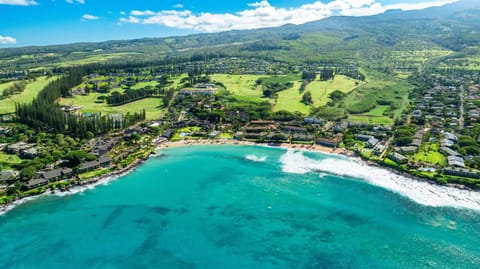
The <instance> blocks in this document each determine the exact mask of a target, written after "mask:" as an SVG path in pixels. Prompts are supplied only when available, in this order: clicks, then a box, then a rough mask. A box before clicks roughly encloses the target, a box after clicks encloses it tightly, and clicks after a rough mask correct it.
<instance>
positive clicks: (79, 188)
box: [0, 139, 477, 217]
mask: <svg viewBox="0 0 480 269" xmlns="http://www.w3.org/2000/svg"><path fill="white" fill-rule="evenodd" d="M201 145H205V146H208V145H244V146H265V147H273V148H283V149H286V150H299V151H309V152H316V153H322V154H332V155H339V156H345V157H347V158H348V159H350V160H352V161H355V162H357V163H359V164H360V165H364V166H367V167H375V168H379V169H383V170H385V171H387V172H390V173H392V174H395V175H397V176H401V177H404V178H407V179H409V180H413V181H416V182H424V183H427V184H429V185H434V186H438V187H445V188H455V189H457V190H462V191H471V192H477V191H475V190H473V189H471V188H468V187H467V186H464V185H458V184H447V185H442V184H439V183H438V182H436V181H433V180H428V179H424V178H420V177H417V176H415V175H412V174H409V173H407V172H402V171H398V170H396V169H393V168H391V167H388V166H383V165H381V164H378V163H376V162H373V161H369V160H364V159H362V158H361V157H360V156H358V155H357V154H356V153H355V152H353V151H351V150H348V149H342V148H329V147H325V146H320V145H308V144H290V143H255V142H251V141H238V140H232V139H216V140H206V139H203V140H181V141H166V142H163V143H161V144H159V145H157V146H156V147H155V149H154V151H155V153H152V154H150V155H149V156H148V158H146V159H137V160H135V161H134V162H133V163H131V164H130V165H128V166H127V167H124V168H122V169H120V170H114V171H112V172H109V173H106V174H104V175H101V176H97V177H94V178H91V179H88V180H85V181H82V182H76V183H74V184H73V185H72V186H69V187H68V188H65V189H59V188H57V189H54V190H51V189H47V190H46V191H45V192H43V193H40V194H37V195H32V196H26V197H22V198H19V199H17V200H14V201H12V202H10V203H7V204H4V205H1V206H0V217H1V216H2V215H4V214H5V213H8V212H9V211H11V210H13V209H15V208H16V207H17V206H19V205H22V204H24V203H26V202H29V201H31V200H34V199H37V198H40V197H43V196H48V195H60V196H66V195H74V194H77V193H81V192H83V191H85V190H89V189H93V188H95V187H96V186H98V185H101V184H106V183H108V182H111V181H114V180H117V179H119V178H122V177H124V176H126V175H128V174H130V173H132V172H134V171H135V170H136V169H137V168H139V167H140V166H141V165H142V164H144V163H145V162H146V161H147V160H149V159H150V158H151V157H153V156H155V155H156V154H157V153H158V151H159V150H162V149H168V148H176V147H188V146H201Z"/></svg>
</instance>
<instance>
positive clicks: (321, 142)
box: [316, 137, 340, 148]
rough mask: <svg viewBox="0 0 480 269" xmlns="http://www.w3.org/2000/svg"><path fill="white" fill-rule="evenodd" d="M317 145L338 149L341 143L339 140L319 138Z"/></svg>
mask: <svg viewBox="0 0 480 269" xmlns="http://www.w3.org/2000/svg"><path fill="white" fill-rule="evenodd" d="M316 143H317V144H318V145H322V146H326V147H329V148H336V147H338V144H339V143H340V141H339V139H338V138H323V137H319V138H317V141H316Z"/></svg>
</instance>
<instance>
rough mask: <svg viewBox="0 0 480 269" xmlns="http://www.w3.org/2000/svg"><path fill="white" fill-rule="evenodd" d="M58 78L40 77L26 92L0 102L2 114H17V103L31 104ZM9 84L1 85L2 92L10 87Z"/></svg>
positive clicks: (0, 90) (28, 86)
mask: <svg viewBox="0 0 480 269" xmlns="http://www.w3.org/2000/svg"><path fill="white" fill-rule="evenodd" d="M55 79H56V77H45V76H44V77H39V78H37V79H36V80H35V81H32V82H29V83H28V85H27V87H26V88H25V91H23V92H22V93H20V94H15V95H13V96H11V97H9V98H6V99H2V100H0V114H7V113H13V112H15V103H29V102H31V101H32V100H33V99H34V98H35V97H36V96H37V94H38V92H40V91H41V90H42V89H43V88H44V87H45V86H46V85H47V84H48V83H49V82H50V81H53V80H55ZM9 84H13V82H12V83H7V84H1V86H0V92H3V89H5V88H6V87H8V85H9Z"/></svg>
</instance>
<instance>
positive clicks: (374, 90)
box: [341, 70, 413, 124]
mask: <svg viewBox="0 0 480 269" xmlns="http://www.w3.org/2000/svg"><path fill="white" fill-rule="evenodd" d="M362 71H363V73H364V74H366V76H367V79H366V84H364V85H361V86H359V87H358V88H357V90H355V91H352V92H351V93H350V94H349V95H348V96H347V97H346V98H345V100H344V101H343V102H342V103H341V108H343V109H345V110H346V111H347V112H348V114H349V116H348V120H349V121H351V122H364V123H373V124H392V123H393V119H395V118H398V117H399V116H400V115H401V113H402V111H403V110H404V109H405V108H406V107H408V103H409V98H408V96H409V93H410V92H411V90H412V88H413V86H412V85H411V84H409V83H408V82H407V81H405V80H402V79H399V78H397V77H394V76H390V75H387V74H384V73H379V72H376V71H372V70H368V71H365V70H362ZM379 103H380V104H382V105H383V104H384V105H385V106H386V105H387V104H388V106H390V107H391V108H390V109H389V110H383V109H384V108H383V106H379ZM382 110H383V111H382ZM380 112H381V113H382V115H383V114H384V112H386V113H385V115H383V117H380V115H379V113H380ZM390 117H392V118H393V119H392V118H390Z"/></svg>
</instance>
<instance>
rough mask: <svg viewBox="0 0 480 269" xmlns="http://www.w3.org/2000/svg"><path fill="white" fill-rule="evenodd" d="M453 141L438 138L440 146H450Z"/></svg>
mask: <svg viewBox="0 0 480 269" xmlns="http://www.w3.org/2000/svg"><path fill="white" fill-rule="evenodd" d="M454 144H455V143H454V142H453V141H452V140H448V139H442V140H440V146H441V147H447V148H449V147H451V146H453V145H454Z"/></svg>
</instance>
